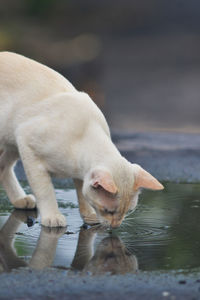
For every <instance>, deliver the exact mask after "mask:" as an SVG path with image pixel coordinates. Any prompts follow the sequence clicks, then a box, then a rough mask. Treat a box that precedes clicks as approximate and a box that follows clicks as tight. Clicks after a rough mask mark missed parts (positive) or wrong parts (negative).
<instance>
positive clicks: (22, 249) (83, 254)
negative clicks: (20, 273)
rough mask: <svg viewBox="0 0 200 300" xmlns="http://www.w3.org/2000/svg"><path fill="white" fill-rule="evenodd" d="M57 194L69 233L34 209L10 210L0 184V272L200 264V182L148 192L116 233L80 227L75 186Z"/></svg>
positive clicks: (92, 270)
mask: <svg viewBox="0 0 200 300" xmlns="http://www.w3.org/2000/svg"><path fill="white" fill-rule="evenodd" d="M56 196H57V199H58V204H59V207H60V211H61V212H62V213H63V214H64V215H65V216H66V219H67V223H68V227H67V232H66V229H60V230H58V229H49V228H45V227H41V226H40V225H39V224H40V221H37V220H35V219H36V218H37V215H36V212H34V211H29V212H28V211H14V212H13V213H12V214H11V215H10V213H9V211H10V210H11V209H12V207H11V206H9V205H8V202H7V200H6V198H5V197H6V196H5V194H4V193H3V191H1V189H0V200H1V201H0V203H1V207H0V272H5V271H7V272H8V271H10V270H11V269H13V268H19V267H24V266H30V267H32V268H36V269H43V268H45V267H50V266H51V267H57V268H64V269H67V270H70V271H69V272H74V271H75V270H78V271H79V272H82V273H83V274H85V273H88V272H89V273H92V274H102V273H104V272H110V273H111V274H119V273H121V274H125V273H128V272H137V270H138V269H139V270H142V271H155V270H187V271H190V272H192V270H194V269H195V268H199V267H200V251H199V249H200V223H199V218H200V198H199V197H200V184H172V183H170V184H165V190H164V191H161V192H157V193H155V192H151V191H144V192H143V193H142V194H141V196H140V200H139V205H138V207H137V209H136V211H135V212H134V213H132V214H130V215H129V216H128V217H127V218H126V220H125V221H124V222H123V223H122V225H121V226H120V227H119V228H118V229H115V230H113V231H112V233H111V234H110V233H109V232H108V231H106V230H105V229H104V230H103V229H100V228H99V227H92V228H90V229H87V230H86V229H85V230H84V229H81V230H80V227H81V225H82V219H81V217H80V214H79V209H78V205H77V196H76V192H75V190H74V189H72V188H69V189H64V188H63V187H60V188H59V187H57V188H56ZM31 225H33V226H32V227H31ZM63 230H64V232H63Z"/></svg>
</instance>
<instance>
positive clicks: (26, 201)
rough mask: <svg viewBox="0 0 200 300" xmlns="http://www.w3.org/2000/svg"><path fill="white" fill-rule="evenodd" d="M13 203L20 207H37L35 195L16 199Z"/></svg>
mask: <svg viewBox="0 0 200 300" xmlns="http://www.w3.org/2000/svg"><path fill="white" fill-rule="evenodd" d="M13 205H14V207H15V208H18V209H34V208H35V207H36V201H35V197H34V196H33V195H27V196H25V197H24V198H21V199H18V200H16V201H15V202H14V203H13Z"/></svg>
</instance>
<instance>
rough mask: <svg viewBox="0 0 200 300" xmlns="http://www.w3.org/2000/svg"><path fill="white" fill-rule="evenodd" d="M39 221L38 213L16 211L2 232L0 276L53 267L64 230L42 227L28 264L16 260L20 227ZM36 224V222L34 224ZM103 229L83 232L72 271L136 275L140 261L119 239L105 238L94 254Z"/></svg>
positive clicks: (114, 237)
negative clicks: (97, 239) (16, 271)
mask: <svg viewBox="0 0 200 300" xmlns="http://www.w3.org/2000/svg"><path fill="white" fill-rule="evenodd" d="M34 218H37V212H36V211H19V210H15V211H14V212H13V213H12V214H11V215H10V216H9V218H8V220H7V221H6V223H5V224H4V225H3V227H2V229H1V230H0V272H9V271H11V270H12V269H16V268H19V267H30V268H33V269H37V270H41V269H44V268H47V267H51V266H52V264H53V261H54V257H55V253H56V247H57V244H58V240H59V238H60V237H61V236H63V234H64V233H65V232H66V229H65V228H47V227H43V226H41V231H40V235H39V238H38V241H37V244H36V247H35V250H34V252H33V254H32V257H31V258H30V260H29V262H26V261H25V260H24V259H22V258H20V257H18V256H17V254H16V251H15V249H14V246H13V244H14V240H15V238H16V233H17V232H18V230H19V229H20V226H21V225H22V224H23V223H24V222H25V223H27V226H30V220H33V221H34ZM33 224H34V222H33ZM98 232H101V228H99V227H98V228H90V229H83V228H82V229H81V230H80V232H79V238H78V244H77V248H76V251H75V255H74V258H73V261H72V264H71V268H70V269H71V270H78V271H81V272H82V273H88V272H91V273H92V274H94V275H95V274H103V273H107V272H109V273H111V274H124V273H128V272H136V271H137V269H138V264H137V259H136V257H135V256H134V255H133V254H131V253H130V252H129V251H128V250H127V249H126V247H125V246H124V244H123V242H122V241H121V240H120V238H119V237H117V236H107V237H105V238H103V239H102V240H101V241H100V242H99V244H98V245H97V247H96V250H95V251H94V243H95V239H96V236H97V235H98Z"/></svg>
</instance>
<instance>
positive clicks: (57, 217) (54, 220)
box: [41, 213, 67, 227]
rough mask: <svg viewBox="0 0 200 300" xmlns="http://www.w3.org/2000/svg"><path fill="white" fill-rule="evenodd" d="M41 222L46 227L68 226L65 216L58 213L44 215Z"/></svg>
mask: <svg viewBox="0 0 200 300" xmlns="http://www.w3.org/2000/svg"><path fill="white" fill-rule="evenodd" d="M41 224H42V225H43V226H46V227H66V226H67V222H66V218H65V216H63V215H62V214H61V213H57V214H54V215H51V216H48V217H42V219H41Z"/></svg>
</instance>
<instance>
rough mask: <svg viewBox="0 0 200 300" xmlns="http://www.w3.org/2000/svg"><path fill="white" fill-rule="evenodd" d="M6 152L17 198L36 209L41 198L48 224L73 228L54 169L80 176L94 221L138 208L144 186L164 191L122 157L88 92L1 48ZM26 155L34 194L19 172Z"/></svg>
mask: <svg viewBox="0 0 200 300" xmlns="http://www.w3.org/2000/svg"><path fill="white" fill-rule="evenodd" d="M0 155H1V156H0V181H1V183H2V185H3V187H4V188H5V190H6V192H7V195H8V197H9V199H10V201H11V202H12V204H13V205H14V206H15V207H16V208H24V209H25V208H34V206H35V201H36V200H35V198H36V199H37V207H38V208H39V211H40V214H41V223H42V224H43V225H45V226H50V227H59V226H61V227H63V226H66V220H65V217H64V216H63V215H62V214H61V213H60V212H59V210H58V205H57V202H56V198H55V193H54V189H53V185H52V183H51V177H50V175H51V174H54V175H55V176H62V177H72V178H73V179H75V185H76V186H77V191H78V195H79V204H80V213H81V215H82V217H83V218H84V219H85V220H86V221H87V222H88V223H97V222H107V224H109V225H112V226H113V227H116V226H119V225H120V223H121V221H122V219H123V218H124V215H125V213H126V212H127V211H128V209H129V208H130V207H134V206H136V204H137V197H136V195H137V193H138V188H139V187H141V186H143V187H149V188H153V189H161V188H162V186H161V185H160V184H159V183H158V182H157V181H156V179H154V178H153V177H152V176H150V174H148V173H147V172H146V173H144V170H143V169H142V168H140V167H139V166H137V165H132V164H130V163H129V162H128V161H126V160H125V159H124V158H123V157H122V156H121V155H120V153H119V151H118V150H117V149H116V147H115V146H114V144H113V143H112V141H111V138H110V132H109V128H108V125H107V123H106V120H105V118H104V116H103V114H102V113H101V111H100V110H99V109H98V108H97V106H96V105H95V104H94V102H93V101H92V100H91V99H90V97H89V96H88V95H87V94H85V93H83V92H79V91H77V90H76V89H75V88H74V87H73V86H72V84H71V83H70V82H69V81H68V80H67V79H65V78H64V77H63V76H61V75H60V74H58V73H57V72H55V71H53V70H52V69H50V68H48V67H46V66H44V65H42V64H39V63H37V62H35V61H33V60H31V59H28V58H25V57H23V56H21V55H18V54H15V53H9V52H1V53H0ZM18 158H21V160H22V162H23V165H24V169H25V172H26V175H27V178H28V181H29V184H30V186H31V188H32V191H33V193H34V196H32V195H26V194H25V193H24V191H23V189H22V188H21V187H20V185H19V183H18V181H17V179H16V177H15V174H14V171H13V166H14V164H15V162H16V160H17V159H18ZM143 173H144V174H143ZM146 175H147V176H146ZM145 176H146V177H145ZM149 176H150V177H149ZM143 179H144V180H143ZM133 199H134V200H133Z"/></svg>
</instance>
